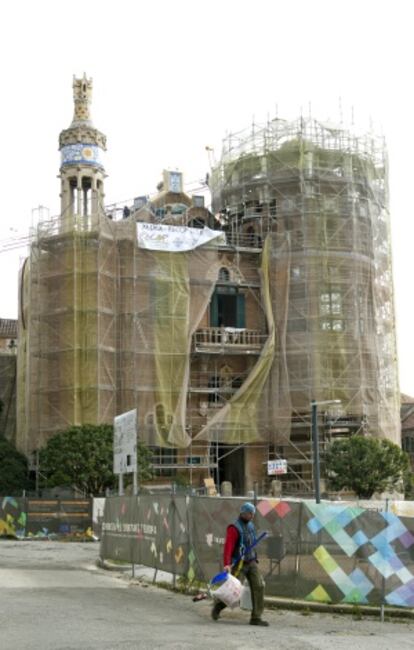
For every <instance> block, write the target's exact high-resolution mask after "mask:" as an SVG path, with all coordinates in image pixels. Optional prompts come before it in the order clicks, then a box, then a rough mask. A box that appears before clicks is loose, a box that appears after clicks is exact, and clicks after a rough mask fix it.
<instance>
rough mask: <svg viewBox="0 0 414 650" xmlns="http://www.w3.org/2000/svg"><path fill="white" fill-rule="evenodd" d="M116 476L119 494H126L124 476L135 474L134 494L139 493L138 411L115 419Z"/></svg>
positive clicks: (128, 412) (129, 412)
mask: <svg viewBox="0 0 414 650" xmlns="http://www.w3.org/2000/svg"><path fill="white" fill-rule="evenodd" d="M114 474H118V477H119V480H118V492H119V494H120V495H122V494H123V493H124V474H133V493H134V494H137V492H138V477H137V409H133V410H132V411H127V412H126V413H122V414H121V415H117V416H116V417H115V418H114Z"/></svg>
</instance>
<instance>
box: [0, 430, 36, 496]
mask: <svg viewBox="0 0 414 650" xmlns="http://www.w3.org/2000/svg"><path fill="white" fill-rule="evenodd" d="M31 487H32V485H31V482H30V481H29V479H28V469H27V459H26V457H25V456H23V454H21V453H20V452H18V451H17V450H16V449H15V447H14V446H13V445H12V444H11V442H9V441H8V440H6V438H4V437H3V436H1V435H0V494H1V495H2V496H20V495H21V494H22V492H23V490H29V489H30V488H31Z"/></svg>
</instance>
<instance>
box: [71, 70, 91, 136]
mask: <svg viewBox="0 0 414 650" xmlns="http://www.w3.org/2000/svg"><path fill="white" fill-rule="evenodd" d="M73 101H74V103H75V112H74V114H73V121H72V124H74V123H77V122H90V121H91V120H90V114H89V105H90V103H91V101H92V79H87V77H86V74H85V73H83V77H82V78H81V79H76V77H75V75H74V76H73Z"/></svg>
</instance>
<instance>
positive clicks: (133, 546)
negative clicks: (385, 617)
mask: <svg viewBox="0 0 414 650" xmlns="http://www.w3.org/2000/svg"><path fill="white" fill-rule="evenodd" d="M239 507H240V500H239V499H235V498H222V497H217V498H215V497H189V496H186V497H185V496H183V497H181V496H180V497H177V496H166V495H163V496H161V497H154V496H143V497H116V498H110V499H107V503H106V507H105V516H104V523H103V530H102V541H101V555H102V557H104V558H108V559H109V558H112V559H122V560H124V561H127V562H136V563H139V564H144V565H146V566H150V567H153V568H155V569H162V570H164V571H168V572H171V573H173V574H179V575H186V576H187V577H188V578H189V579H190V580H193V579H195V578H198V579H201V580H206V581H207V580H209V579H211V577H212V576H213V575H214V574H215V573H217V572H218V571H220V570H221V567H222V553H223V544H224V537H225V533H226V528H227V526H228V525H229V524H230V523H232V522H233V521H234V520H235V519H236V518H237V516H238V512H239ZM255 522H256V525H257V529H258V531H259V532H261V531H264V530H266V531H267V532H268V537H267V538H266V539H265V540H264V541H263V542H262V543H261V544H260V546H259V547H258V560H259V566H260V568H261V571H262V573H263V575H264V577H265V581H266V585H267V587H266V589H267V593H268V594H269V595H274V596H281V597H289V598H300V599H306V600H309V601H318V602H332V603H338V602H344V603H361V604H362V603H366V604H367V603H370V604H381V603H386V604H389V605H398V606H402V607H413V606H414V534H413V533H414V519H413V518H411V517H398V516H397V515H396V514H395V513H394V512H391V511H389V512H386V511H379V512H373V511H370V510H365V509H363V508H361V507H359V506H357V505H355V504H352V503H349V502H343V503H335V504H334V503H322V504H316V503H315V502H313V501H281V500H278V499H259V500H258V502H257V514H256V519H255Z"/></svg>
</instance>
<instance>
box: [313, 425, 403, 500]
mask: <svg viewBox="0 0 414 650" xmlns="http://www.w3.org/2000/svg"><path fill="white" fill-rule="evenodd" d="M325 464H326V470H327V476H328V479H329V482H330V485H331V487H332V488H333V489H334V490H341V489H343V488H348V489H349V490H353V491H354V492H355V493H356V494H357V495H358V497H359V498H363V499H369V498H371V496H372V495H373V494H374V492H384V491H385V490H387V489H392V488H394V487H395V486H396V485H397V484H398V483H401V482H402V480H403V479H404V478H405V477H406V476H407V473H408V472H409V458H408V455H407V454H406V453H405V452H404V451H402V450H401V449H400V447H399V446H398V445H395V444H394V443H393V442H391V441H390V440H385V439H378V438H372V437H369V436H359V435H354V436H351V437H349V438H346V439H345V440H336V441H335V442H333V443H332V444H331V446H330V447H329V449H328V451H327V453H326V456H325Z"/></svg>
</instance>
